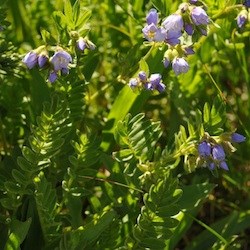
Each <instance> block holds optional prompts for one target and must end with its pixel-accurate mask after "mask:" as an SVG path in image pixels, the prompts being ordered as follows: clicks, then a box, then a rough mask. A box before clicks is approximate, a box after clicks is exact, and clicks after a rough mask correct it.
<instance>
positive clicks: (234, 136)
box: [231, 133, 246, 143]
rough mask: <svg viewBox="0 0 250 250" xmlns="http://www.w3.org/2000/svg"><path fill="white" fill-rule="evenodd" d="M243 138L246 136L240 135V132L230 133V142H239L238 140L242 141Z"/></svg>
mask: <svg viewBox="0 0 250 250" xmlns="http://www.w3.org/2000/svg"><path fill="white" fill-rule="evenodd" d="M245 140H246V137H245V136H243V135H241V134H238V133H232V135H231V141H232V142H236V143H240V142H243V141H245Z"/></svg>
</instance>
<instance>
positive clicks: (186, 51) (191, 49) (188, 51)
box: [184, 47, 195, 55]
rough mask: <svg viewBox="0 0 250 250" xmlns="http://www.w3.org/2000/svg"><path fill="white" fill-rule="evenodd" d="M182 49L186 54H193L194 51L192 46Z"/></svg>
mask: <svg viewBox="0 0 250 250" xmlns="http://www.w3.org/2000/svg"><path fill="white" fill-rule="evenodd" d="M184 50H185V54H186V55H193V54H194V53H195V52H194V50H193V48H192V47H185V48H184Z"/></svg>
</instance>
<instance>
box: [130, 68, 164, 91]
mask: <svg viewBox="0 0 250 250" xmlns="http://www.w3.org/2000/svg"><path fill="white" fill-rule="evenodd" d="M161 78H162V77H161V75H160V74H151V75H150V77H149V78H148V77H147V74H146V72H144V71H140V72H139V73H138V77H137V78H132V79H130V81H129V84H128V85H129V87H130V88H131V89H133V90H134V89H138V88H144V89H146V90H158V91H159V92H160V93H161V92H163V91H164V90H165V88H166V86H165V85H164V84H163V82H162V79H161Z"/></svg>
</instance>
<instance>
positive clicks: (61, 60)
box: [23, 46, 72, 83]
mask: <svg viewBox="0 0 250 250" xmlns="http://www.w3.org/2000/svg"><path fill="white" fill-rule="evenodd" d="M71 62H72V57H71V55H70V54H69V53H68V52H66V51H65V50H63V49H62V48H61V47H57V49H56V51H55V52H54V55H53V56H52V57H50V58H49V56H48V51H47V50H46V47H45V46H40V47H38V48H37V49H35V50H32V51H30V52H28V53H27V54H26V55H25V57H24V58H23V63H24V64H26V66H27V67H28V68H29V69H32V68H34V67H35V66H37V65H38V67H39V68H41V69H45V68H50V70H49V71H50V73H49V77H48V80H49V81H50V82H51V83H53V82H54V81H55V80H56V79H57V78H58V76H59V75H61V74H62V75H66V74H68V73H69V64H70V63H71Z"/></svg>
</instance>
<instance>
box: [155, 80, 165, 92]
mask: <svg viewBox="0 0 250 250" xmlns="http://www.w3.org/2000/svg"><path fill="white" fill-rule="evenodd" d="M155 88H156V89H157V90H158V91H159V92H160V93H162V92H163V91H165V89H166V86H165V84H163V83H162V82H159V83H158V84H157V85H156V87H155Z"/></svg>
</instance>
